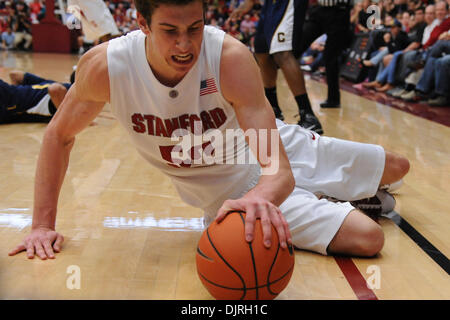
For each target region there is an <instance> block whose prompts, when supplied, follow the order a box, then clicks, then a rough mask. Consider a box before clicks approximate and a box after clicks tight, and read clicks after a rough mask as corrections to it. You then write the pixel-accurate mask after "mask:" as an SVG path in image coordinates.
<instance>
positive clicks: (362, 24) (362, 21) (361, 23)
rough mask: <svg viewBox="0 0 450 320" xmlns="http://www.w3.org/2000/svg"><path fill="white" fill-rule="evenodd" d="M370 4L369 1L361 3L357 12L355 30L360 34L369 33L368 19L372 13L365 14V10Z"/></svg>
mask: <svg viewBox="0 0 450 320" xmlns="http://www.w3.org/2000/svg"><path fill="white" fill-rule="evenodd" d="M370 4H371V1H370V0H363V1H362V9H361V10H360V11H359V14H358V24H357V28H358V30H359V31H360V32H366V33H367V32H369V31H370V30H369V26H368V25H367V22H368V21H369V18H370V17H371V16H372V13H368V12H367V8H369V6H370Z"/></svg>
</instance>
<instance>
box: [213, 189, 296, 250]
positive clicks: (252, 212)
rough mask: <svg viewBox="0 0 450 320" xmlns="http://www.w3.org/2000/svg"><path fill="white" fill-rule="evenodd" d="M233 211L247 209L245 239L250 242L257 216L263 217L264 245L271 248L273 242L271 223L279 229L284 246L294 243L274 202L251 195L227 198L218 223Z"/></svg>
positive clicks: (285, 222) (281, 242)
mask: <svg viewBox="0 0 450 320" xmlns="http://www.w3.org/2000/svg"><path fill="white" fill-rule="evenodd" d="M231 211H245V212H246V215H245V239H246V240H247V241H248V242H251V241H252V240H253V233H254V229H255V221H256V219H257V218H260V219H261V226H262V231H263V237H264V245H265V246H266V247H267V248H269V247H270V246H271V245H272V243H271V239H272V228H271V224H273V226H274V227H275V230H277V233H278V238H279V240H280V245H281V247H282V248H287V244H286V243H289V244H290V245H291V244H292V236H291V232H290V231H289V225H288V223H287V221H286V219H285V217H284V216H283V214H282V213H281V210H280V209H279V208H278V207H277V206H276V205H274V204H273V203H271V202H269V201H267V200H265V199H262V198H259V197H257V196H254V195H253V196H250V197H248V196H247V197H246V196H244V197H243V198H240V199H237V200H226V201H225V202H224V203H223V205H222V207H221V208H220V209H219V211H218V213H217V217H216V221H217V223H220V222H221V221H222V220H223V219H224V218H225V216H226V215H227V214H228V213H229V212H231Z"/></svg>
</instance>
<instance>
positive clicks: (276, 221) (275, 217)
mask: <svg viewBox="0 0 450 320" xmlns="http://www.w3.org/2000/svg"><path fill="white" fill-rule="evenodd" d="M270 215H271V220H272V224H273V226H274V227H275V230H277V233H278V240H279V242H280V245H281V247H282V248H287V245H286V231H285V229H284V226H283V222H282V221H281V217H280V215H279V213H278V210H277V209H276V207H275V206H273V207H272V208H270Z"/></svg>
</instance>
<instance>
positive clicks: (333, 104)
mask: <svg viewBox="0 0 450 320" xmlns="http://www.w3.org/2000/svg"><path fill="white" fill-rule="evenodd" d="M349 16H350V15H349V10H348V9H342V10H340V11H338V12H335V11H329V12H327V11H324V12H323V21H322V23H324V24H326V26H325V29H326V33H327V40H326V43H325V49H324V61H325V70H326V78H327V85H328V96H327V100H326V101H325V102H324V103H322V104H321V105H320V106H321V107H322V108H339V107H340V100H341V97H340V91H339V56H340V55H341V53H342V51H343V50H344V48H345V46H346V45H347V43H348V37H349V32H348V29H349V23H348V21H350V17H349Z"/></svg>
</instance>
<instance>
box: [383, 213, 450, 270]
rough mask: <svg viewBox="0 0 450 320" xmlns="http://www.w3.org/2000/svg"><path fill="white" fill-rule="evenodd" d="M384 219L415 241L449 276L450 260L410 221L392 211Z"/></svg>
mask: <svg viewBox="0 0 450 320" xmlns="http://www.w3.org/2000/svg"><path fill="white" fill-rule="evenodd" d="M383 217H386V218H388V219H389V220H391V221H392V222H394V223H395V224H396V225H397V226H398V227H399V228H400V229H401V230H402V231H403V232H404V233H406V235H407V236H408V237H409V238H410V239H411V240H413V241H414V242H415V243H416V244H417V245H418V246H419V247H420V248H421V249H422V250H423V251H424V252H425V253H426V254H427V255H428V256H429V257H430V258H431V259H433V260H434V262H436V263H437V264H438V265H439V266H440V267H441V268H442V269H443V270H444V271H445V272H447V274H450V261H449V259H448V258H447V257H446V256H445V255H444V254H443V253H442V252H441V251H440V250H439V249H437V248H436V247H435V246H434V245H433V244H432V243H431V242H430V241H428V240H427V239H426V238H425V237H424V236H423V235H421V234H420V232H419V231H417V230H416V229H415V228H414V227H413V226H412V225H411V224H410V223H409V222H408V221H406V220H405V218H403V217H402V216H400V214H399V213H398V212H395V211H391V212H389V213H388V214H384V215H383Z"/></svg>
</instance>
